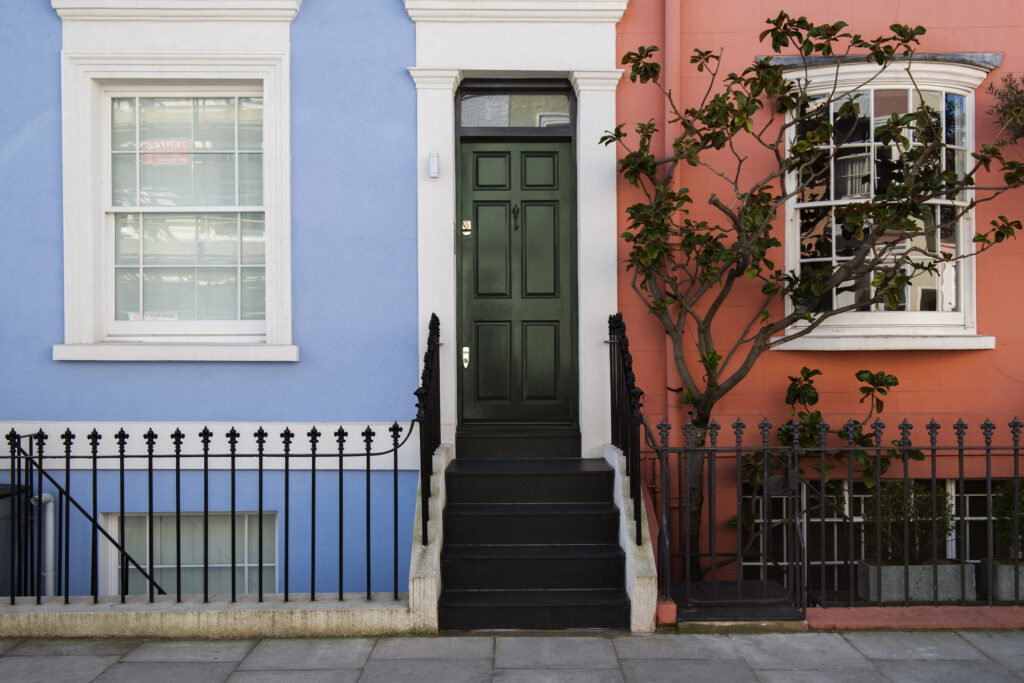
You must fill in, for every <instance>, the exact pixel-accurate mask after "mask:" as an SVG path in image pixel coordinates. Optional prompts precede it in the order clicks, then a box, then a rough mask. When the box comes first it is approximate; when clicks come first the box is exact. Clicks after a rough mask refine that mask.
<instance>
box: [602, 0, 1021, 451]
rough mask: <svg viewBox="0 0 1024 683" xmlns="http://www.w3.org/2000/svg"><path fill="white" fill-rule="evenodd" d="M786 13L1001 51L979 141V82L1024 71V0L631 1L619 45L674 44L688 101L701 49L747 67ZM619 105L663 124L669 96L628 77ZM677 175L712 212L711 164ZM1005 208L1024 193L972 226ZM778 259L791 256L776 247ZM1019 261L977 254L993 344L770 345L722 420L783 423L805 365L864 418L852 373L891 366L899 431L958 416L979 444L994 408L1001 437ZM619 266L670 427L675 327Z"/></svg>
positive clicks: (891, 419) (1014, 391)
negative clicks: (770, 26) (915, 30)
mask: <svg viewBox="0 0 1024 683" xmlns="http://www.w3.org/2000/svg"><path fill="white" fill-rule="evenodd" d="M783 9H784V10H785V11H787V12H788V13H790V14H791V15H797V16H799V15H800V14H804V15H806V16H807V17H808V18H809V19H811V20H812V21H816V22H834V21H838V20H843V21H846V22H847V23H848V24H850V29H851V30H853V31H855V32H859V33H862V34H864V35H865V36H868V37H873V36H876V35H880V34H882V33H883V32H885V31H886V28H887V27H888V26H889V25H890V24H892V23H894V22H899V23H907V24H911V25H916V24H921V25H923V26H925V28H927V29H928V31H927V33H926V35H925V36H924V37H923V38H922V41H921V47H920V50H919V51H921V52H999V53H1003V54H1004V55H1005V56H1004V59H1003V62H1002V66H1001V67H1000V68H998V69H996V70H995V71H994V72H993V73H992V74H991V75H990V76H989V78H988V79H987V80H986V82H985V84H983V85H982V87H981V88H979V89H978V92H977V106H976V111H975V120H976V126H977V134H976V142H980V141H989V140H991V138H992V137H993V136H994V135H995V127H994V125H993V124H992V122H991V120H990V119H989V117H987V115H986V114H985V111H986V110H987V109H988V108H989V106H990V105H991V98H990V97H989V96H988V95H987V94H986V93H985V92H984V91H985V89H986V88H987V87H988V83H990V82H996V81H998V80H999V79H1001V78H1002V76H1003V75H1004V74H1008V73H1011V72H1012V73H1016V74H1020V73H1022V72H1024V48H1020V47H1018V45H1019V44H1020V36H1021V35H1022V28H1024V26H1022V25H1024V2H1019V0H987V1H986V2H982V3H965V2H962V0H941V1H940V0H903V2H900V3H891V2H889V1H888V0H858V1H857V2H853V1H852V0H814V1H813V2H812V1H806V0H791V1H790V2H784V3H783V2H776V1H774V0H734V1H732V2H721V1H719V2H707V1H695V0H632V2H631V3H630V5H629V8H628V9H627V11H626V14H625V16H624V17H623V20H622V22H621V23H620V24H619V27H618V38H617V41H618V43H617V44H618V51H619V54H620V55H621V54H623V53H625V52H626V51H628V50H632V49H635V48H636V47H637V46H639V45H659V46H666V45H670V46H677V47H678V50H677V52H676V53H675V54H669V55H668V56H669V57H670V58H671V59H670V61H668V62H666V61H665V59H666V53H665V52H662V53H660V54H661V61H662V63H663V64H664V65H665V78H666V79H667V80H666V82H667V83H668V84H669V87H671V88H672V89H673V91H674V92H676V93H678V94H679V98H678V100H679V103H680V104H681V105H683V106H691V105H693V104H694V103H695V102H696V101H697V98H699V97H700V96H701V95H702V94H703V92H704V88H705V85H706V80H705V78H704V74H698V73H697V72H696V71H695V70H694V69H693V68H692V67H691V66H690V65H689V63H688V59H689V55H690V54H691V52H692V51H693V50H694V49H695V48H698V47H699V48H703V49H714V50H718V49H719V48H722V49H724V56H723V65H724V66H723V73H725V72H728V71H740V70H742V69H743V68H744V67H745V66H746V65H748V64H749V63H750V62H751V60H752V58H753V57H754V56H755V55H761V54H766V53H767V52H768V50H766V49H765V47H764V46H762V45H761V44H760V43H758V40H757V38H758V33H759V32H760V31H761V30H763V29H764V28H765V25H764V19H765V18H767V17H769V16H772V17H774V16H776V15H777V14H778V13H779V11H781V10H783ZM666 26H668V27H669V28H668V29H667V30H666ZM617 105H618V112H617V118H618V120H619V121H621V122H625V123H627V124H628V125H627V128H630V127H631V126H632V124H633V123H635V122H637V121H647V120H648V119H651V118H653V119H655V121H657V122H658V123H659V127H660V128H661V127H663V126H662V124H663V123H664V120H665V114H664V102H663V99H662V98H661V96H660V94H659V93H658V92H657V91H656V89H654V88H653V87H650V86H640V85H637V84H633V83H631V82H629V79H628V77H623V79H622V81H621V83H620V86H619V89H618V96H617ZM1021 147H1022V149H1019V150H1015V152H1019V153H1020V156H1024V146H1021ZM767 161H769V160H766V162H767ZM755 162H756V160H755ZM762 168H763V167H762ZM680 182H681V184H682V185H684V186H686V187H689V188H690V189H691V190H692V191H693V194H694V198H695V201H696V204H697V206H696V208H695V209H694V211H695V213H697V215H698V216H700V215H702V212H703V213H706V215H708V216H710V215H711V214H710V213H709V212H707V211H706V208H705V207H702V206H700V204H701V203H702V202H703V201H705V199H706V197H707V195H708V193H709V191H710V190H711V189H712V187H713V185H712V183H713V179H712V178H711V177H710V176H709V174H708V173H706V172H704V173H702V172H701V171H700V170H696V169H687V170H686V171H685V172H684V174H683V175H682V176H681V180H680ZM618 199H619V210H620V215H621V217H620V221H619V225H620V228H622V229H624V228H625V226H626V220H625V217H624V210H625V207H627V206H629V205H630V204H631V203H633V202H635V201H636V200H637V193H636V191H635V190H633V188H630V187H629V186H628V185H627V184H626V183H624V182H622V181H620V184H619V196H618ZM997 214H1006V215H1008V216H1011V217H1018V218H1024V191H1019V192H1017V193H1016V194H1014V195H1013V196H1012V197H1008V198H1007V197H1004V198H1002V199H1000V200H998V201H995V202H992V203H990V204H988V205H984V206H983V207H980V208H979V209H978V211H977V215H976V222H977V224H978V225H986V224H987V223H988V222H989V220H991V218H992V217H993V216H995V215H997ZM619 254H620V257H621V259H622V260H625V258H626V256H627V254H628V250H627V248H626V245H625V244H624V243H621V242H620V247H619ZM776 260H777V262H779V263H782V262H784V259H783V256H782V254H781V253H780V254H779V255H778V257H777V259H776ZM1022 260H1024V237H1022V238H1020V239H1018V240H1017V241H1014V242H1012V243H1010V244H1006V245H1001V247H1000V248H997V249H995V250H993V251H991V252H989V253H986V254H984V255H982V256H981V257H980V259H979V261H978V268H977V288H976V289H977V311H978V330H979V333H980V334H984V335H994V336H995V337H996V348H995V349H994V350H983V351H889V352H807V351H770V352H768V353H767V354H765V355H764V356H763V357H762V358H761V360H760V361H759V363H758V364H757V366H756V367H755V368H754V370H753V371H752V372H751V374H750V375H749V376H748V377H747V379H746V380H744V381H743V382H742V383H741V384H740V385H739V386H738V388H737V389H735V390H734V391H733V392H732V393H730V394H729V395H728V396H727V397H726V398H725V399H724V400H723V401H721V402H720V403H719V407H718V410H717V416H716V417H717V419H718V421H719V422H722V423H725V424H731V423H732V422H733V420H734V419H735V418H736V417H737V416H741V417H743V418H744V420H745V421H746V422H747V424H748V425H751V429H752V427H753V422H754V421H756V420H758V419H760V418H761V417H762V416H767V417H768V418H769V419H770V420H772V421H773V422H775V423H778V422H779V421H781V420H785V419H787V417H788V416H787V413H786V410H785V408H786V406H785V404H784V402H783V396H784V392H785V389H786V385H787V379H786V378H787V376H788V375H793V374H796V373H797V372H798V371H799V369H800V367H801V366H803V365H807V366H810V367H817V368H819V369H821V370H822V371H824V376H823V377H821V378H819V379H818V380H817V386H818V388H819V392H820V395H821V402H820V403H819V406H818V407H819V408H821V409H822V410H823V412H824V413H825V414H826V419H830V420H831V421H832V422H834V423H838V422H840V421H845V419H846V418H847V417H855V418H856V417H861V416H863V414H864V409H863V406H861V405H859V404H858V403H857V399H858V395H859V394H858V393H857V389H856V387H857V386H858V383H857V382H856V380H855V379H854V378H853V373H854V372H855V371H857V370H859V369H862V368H867V369H871V370H883V369H884V370H886V371H887V372H891V373H894V374H896V375H897V376H898V377H899V379H900V386H899V387H898V388H897V389H896V392H895V394H894V395H893V396H892V397H891V400H889V401H887V403H886V411H885V414H884V415H883V419H884V420H885V421H886V422H887V424H889V425H890V429H892V430H893V431H895V426H896V424H897V423H898V422H899V421H900V420H902V419H903V418H904V417H906V418H909V419H910V421H911V422H912V423H913V424H914V425H915V426H917V427H918V429H919V430H920V432H919V433H921V434H923V427H924V425H925V423H926V422H927V421H928V419H930V418H931V417H933V416H934V417H936V419H938V421H939V422H940V423H942V424H943V426H944V429H943V434H945V435H948V436H952V429H951V425H952V423H953V422H954V421H955V420H956V419H957V418H958V417H963V418H964V419H965V420H966V421H967V423H968V424H969V426H970V427H971V428H972V430H971V435H972V437H973V439H974V440H980V433H979V432H978V431H977V429H976V428H977V426H978V424H980V423H981V422H982V421H983V420H984V419H985V418H986V417H990V418H991V419H992V420H993V421H994V422H995V423H996V424H997V426H998V431H997V439H1000V440H1001V441H1003V442H1004V443H1005V442H1007V441H1008V440H1009V432H1008V430H1007V428H1006V423H1007V422H1008V421H1009V420H1011V419H1012V418H1013V417H1014V416H1016V415H1021V416H1022V419H1024V363H1022V356H1024V353H1022V352H1024V315H1022V310H1021V303H1022V301H1024V294H1022V288H1021V285H1020V283H1019V280H1018V277H1019V273H1020V272H1021V267H1020V265H1019V264H1020V263H1021V262H1022ZM619 275H620V280H619V307H620V310H622V312H623V314H624V316H625V319H626V323H627V325H628V329H629V336H630V347H631V350H632V352H633V358H634V365H635V368H636V371H637V382H638V385H639V386H640V387H641V388H642V389H644V390H645V391H646V392H647V398H646V406H645V412H646V414H647V416H648V419H649V420H650V421H651V422H652V423H653V422H656V421H658V420H660V419H661V418H662V417H663V416H664V415H666V413H668V414H669V416H670V419H671V420H672V422H673V424H674V425H679V424H680V423H681V421H682V420H683V419H684V416H685V414H684V410H683V407H682V406H681V405H680V404H679V400H678V397H677V395H676V394H670V393H668V392H667V391H666V389H665V387H666V386H673V387H677V386H679V379H678V376H677V375H676V372H675V369H674V367H673V366H672V360H671V345H670V344H669V343H668V337H667V336H666V335H665V333H664V331H663V330H662V329H661V327H660V325H659V324H658V323H657V321H655V320H654V318H653V317H651V316H650V315H649V314H648V313H647V312H646V308H645V307H644V306H643V304H642V303H641V302H640V300H639V298H638V297H637V296H636V294H635V293H634V292H633V291H632V290H631V281H630V275H631V273H628V272H626V270H625V267H624V266H622V267H621V268H620V273H619ZM742 308H743V306H742V302H741V304H740V307H739V309H738V310H737V316H738V314H740V313H743V312H744V311H743V310H741V309H742ZM737 319H739V317H737ZM677 431H678V430H677Z"/></svg>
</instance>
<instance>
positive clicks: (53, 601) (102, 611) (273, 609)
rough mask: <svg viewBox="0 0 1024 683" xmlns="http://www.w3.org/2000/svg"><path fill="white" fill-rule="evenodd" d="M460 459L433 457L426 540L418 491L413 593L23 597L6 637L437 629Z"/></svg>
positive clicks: (5, 616)
mask: <svg viewBox="0 0 1024 683" xmlns="http://www.w3.org/2000/svg"><path fill="white" fill-rule="evenodd" d="M454 457H455V449H454V447H453V446H450V445H442V446H441V447H440V448H438V450H437V452H436V453H435V454H434V456H433V467H434V470H433V474H432V475H431V478H430V485H431V493H432V495H431V497H430V503H429V505H430V521H429V522H428V524H427V540H428V544H427V545H426V546H424V545H423V544H422V538H421V536H420V529H421V526H420V524H421V523H420V511H421V507H420V496H421V495H422V491H417V496H416V519H415V526H414V527H413V529H414V530H415V531H414V533H413V539H412V552H411V557H410V561H409V593H399V598H398V600H395V599H394V597H393V595H392V594H391V593H374V594H372V595H371V599H370V600H367V599H366V594H365V593H351V594H350V593H346V594H345V596H344V598H345V599H344V600H338V599H337V595H336V594H335V595H329V594H318V596H317V599H316V601H315V602H311V601H310V599H309V598H310V596H309V594H308V593H307V594H301V593H299V594H296V593H293V594H292V595H291V596H290V600H289V602H284V597H283V596H282V595H280V594H269V595H264V601H263V602H262V603H261V602H257V600H256V596H254V595H244V596H239V599H238V601H237V602H234V603H232V602H230V601H229V600H228V598H227V597H226V596H211V599H210V602H206V603H204V602H202V601H201V599H199V598H197V597H195V596H189V597H188V598H185V599H183V600H182V602H180V603H178V602H176V601H175V599H174V596H170V595H163V596H157V597H156V599H155V600H154V602H153V603H150V602H148V601H147V599H146V597H145V596H129V597H128V598H127V600H126V602H125V604H123V605H122V604H121V603H120V601H119V599H118V597H117V596H101V600H102V601H103V602H100V603H99V604H94V603H93V601H92V597H90V596H82V597H75V598H72V600H71V601H70V604H69V605H65V604H64V600H63V598H59V597H57V598H44V599H43V601H42V604H41V605H36V604H35V599H34V598H19V599H18V600H17V604H16V605H2V606H0V638H126V637H127V638H171V639H182V638H187V639H236V638H300V637H306V638H326V637H339V636H384V635H407V634H436V633H437V601H438V596H439V595H440V591H441V581H440V575H441V541H442V537H441V536H442V528H443V527H442V524H441V519H442V517H441V515H442V510H443V509H444V494H445V489H444V471H445V468H446V467H447V466H448V463H450V462H451V460H452V458H454Z"/></svg>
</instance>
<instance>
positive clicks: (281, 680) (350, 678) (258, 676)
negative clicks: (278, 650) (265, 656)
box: [228, 669, 362, 683]
mask: <svg viewBox="0 0 1024 683" xmlns="http://www.w3.org/2000/svg"><path fill="white" fill-rule="evenodd" d="M361 673H362V669H335V670H334V671H236V672H235V673H233V674H231V676H230V677H229V678H228V683H356V681H358V680H359V675H360V674H361Z"/></svg>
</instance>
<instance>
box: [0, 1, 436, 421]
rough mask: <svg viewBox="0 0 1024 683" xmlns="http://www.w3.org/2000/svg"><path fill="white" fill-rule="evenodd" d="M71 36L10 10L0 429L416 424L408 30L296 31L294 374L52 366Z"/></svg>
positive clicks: (309, 23) (377, 15) (398, 6)
mask: <svg viewBox="0 0 1024 683" xmlns="http://www.w3.org/2000/svg"><path fill="white" fill-rule="evenodd" d="M60 29H61V25H60V20H59V19H58V17H57V15H56V13H55V12H54V11H53V10H52V9H51V8H50V3H49V2H48V1H47V0H19V1H18V2H8V3H5V4H4V21H3V22H0V63H2V64H3V65H4V66H3V67H2V69H3V71H2V73H3V83H4V85H5V91H6V93H7V94H6V106H4V107H0V188H3V200H4V211H3V212H2V215H3V217H2V218H0V221H2V223H0V230H2V233H3V238H4V248H3V249H0V292H2V293H3V296H2V299H0V357H3V358H4V370H3V373H2V381H3V391H2V392H0V420H125V421H131V420H206V421H228V420H247V421H259V420H277V421H285V420H304V421H341V420H346V421H385V420H386V421H390V420H395V419H397V420H405V419H408V418H410V417H411V416H412V415H413V412H414V407H413V406H414V399H413V396H412V393H411V392H412V391H413V389H415V387H416V384H417V382H418V373H419V369H418V366H419V359H418V358H417V344H418V339H419V337H420V336H422V335H425V334H426V331H425V330H419V329H418V328H417V325H416V157H415V117H416V107H415V88H414V87H413V83H412V80H411V78H410V77H409V75H408V73H407V71H406V67H408V66H410V65H411V64H413V63H414V61H415V56H414V26H413V23H412V21H411V20H409V18H408V16H407V15H406V14H405V11H404V9H403V6H402V3H400V2H397V1H388V2H360V3H350V2H336V1H335V0H307V1H306V2H304V3H303V5H302V9H301V11H300V12H299V15H298V17H297V18H296V20H295V22H294V23H293V24H292V207H293V212H292V272H293V285H292V297H293V298H292V303H293V337H294V341H295V343H296V344H298V345H299V347H300V356H301V360H300V362H298V363H244V364H238V363H95V362H59V363H58V362H55V361H53V360H51V347H52V346H53V344H57V343H62V341H63V325H64V323H63V310H64V309H63V282H62V278H61V264H62V261H63V253H62V245H61V233H62V226H61V147H60V134H61V133H60Z"/></svg>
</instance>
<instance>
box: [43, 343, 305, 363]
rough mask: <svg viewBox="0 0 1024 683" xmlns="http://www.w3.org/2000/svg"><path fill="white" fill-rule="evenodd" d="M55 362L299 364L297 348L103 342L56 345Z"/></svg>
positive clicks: (282, 346)
mask: <svg viewBox="0 0 1024 683" xmlns="http://www.w3.org/2000/svg"><path fill="white" fill-rule="evenodd" d="M53 359H54V360H97V361H146V360H156V361H222V362H235V361H239V362H252V361H277V362H291V363H294V362H297V361H298V360H299V347H298V346H296V345H294V344H258V343H253V344H227V343H225V344H204V343H196V342H182V343H179V344H161V343H158V342H149V341H146V342H134V343H133V342H100V343H98V344H54V346H53Z"/></svg>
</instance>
